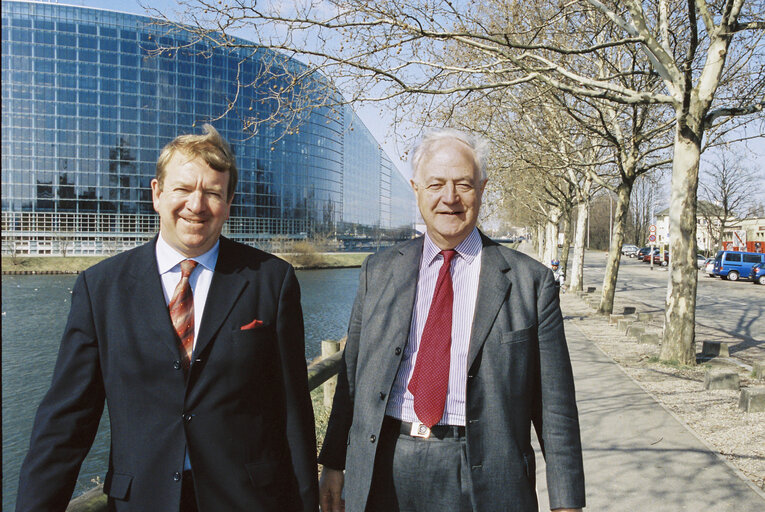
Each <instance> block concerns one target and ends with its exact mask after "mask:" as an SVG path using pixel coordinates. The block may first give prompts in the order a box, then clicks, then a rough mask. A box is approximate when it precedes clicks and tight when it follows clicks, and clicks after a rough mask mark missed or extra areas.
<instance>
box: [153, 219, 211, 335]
mask: <svg viewBox="0 0 765 512" xmlns="http://www.w3.org/2000/svg"><path fill="white" fill-rule="evenodd" d="M219 247H220V241H217V242H215V245H214V246H213V248H212V249H210V250H209V251H207V252H206V253H204V254H202V255H200V256H197V257H195V258H187V257H186V256H184V255H183V254H181V253H179V252H178V251H176V250H175V249H173V248H172V247H171V246H170V244H168V243H167V242H165V240H164V239H163V238H162V233H160V234H159V238H157V247H156V253H157V266H158V267H159V275H160V277H161V278H162V290H163V291H164V292H165V304H170V300H171V299H172V298H173V292H175V287H176V286H178V283H179V282H180V281H181V262H182V261H183V260H186V259H191V260H194V261H196V262H197V263H198V265H197V266H196V267H195V268H194V270H193V271H192V272H191V275H190V276H189V285H191V292H192V293H193V294H194V346H196V344H197V335H198V334H199V326H200V325H201V324H202V313H204V310H205V302H207V292H208V291H210V283H211V282H212V277H213V271H214V270H215V264H216V263H217V261H218V249H219Z"/></svg>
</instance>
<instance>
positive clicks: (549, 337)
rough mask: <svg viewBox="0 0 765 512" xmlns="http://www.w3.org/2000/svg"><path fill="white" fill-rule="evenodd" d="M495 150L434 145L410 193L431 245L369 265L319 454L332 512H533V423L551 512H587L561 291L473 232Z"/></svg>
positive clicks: (416, 166) (539, 268)
mask: <svg viewBox="0 0 765 512" xmlns="http://www.w3.org/2000/svg"><path fill="white" fill-rule="evenodd" d="M484 151H485V145H483V144H482V143H480V142H479V141H478V140H476V139H475V138H474V137H472V136H470V135H469V134H465V133H462V132H458V131H455V130H439V131H434V132H431V133H430V134H428V135H426V137H425V138H424V139H423V141H422V142H421V143H420V145H419V146H418V147H417V148H416V149H415V151H414V153H413V159H412V168H413V179H412V182H411V183H412V187H413V188H414V191H415V193H416V195H417V203H418V206H419V209H420V212H421V213H422V217H423V219H424V221H425V224H426V226H427V233H426V235H425V236H424V237H420V238H417V239H415V240H412V241H410V242H405V243H403V244H400V245H398V246H396V247H393V248H391V249H389V250H386V251H382V252H380V253H378V254H375V255H373V256H370V257H369V258H368V259H367V260H366V261H365V263H364V265H363V267H362V270H361V277H360V281H359V289H358V294H357V296H356V301H355V303H354V306H353V310H352V313H351V320H350V324H349V327H348V341H347V344H346V347H345V353H344V356H343V364H342V366H341V371H340V375H339V380H338V385H337V391H336V393H335V398H334V404H333V407H332V413H331V416H330V420H329V425H328V428H327V434H326V438H325V440H324V445H323V448H322V452H321V454H320V456H319V462H320V463H321V464H323V465H324V469H323V471H322V477H321V480H320V483H319V492H320V502H321V505H322V510H323V511H324V512H329V511H332V512H334V511H337V510H343V506H345V507H347V509H348V510H349V511H352V512H360V511H364V510H367V511H386V512H393V511H417V512H423V511H427V512H436V511H438V512H441V511H476V512H485V511H497V512H531V511H536V510H537V498H536V492H535V462H534V451H533V449H532V447H531V442H530V437H531V434H530V430H531V425H532V424H533V425H534V427H535V429H536V433H537V437H538V438H539V441H540V444H541V446H542V449H543V453H544V455H545V458H546V463H547V487H548V490H549V497H550V505H551V507H552V508H553V509H555V510H578V509H580V508H581V507H583V506H584V473H583V469H582V454H581V444H580V439H579V422H578V416H577V408H576V402H575V397H574V384H573V377H572V372H571V364H570V361H569V355H568V349H567V347H566V340H565V335H564V332H563V318H562V315H561V312H560V307H559V302H558V292H557V288H556V286H555V283H554V281H553V276H552V273H551V272H550V270H549V269H547V268H546V267H544V266H543V265H542V264H540V263H538V262H536V261H534V260H532V259H531V258H529V257H527V256H525V255H523V254H521V253H519V252H516V251H514V250H511V249H507V248H505V247H502V246H499V245H498V244H496V243H493V242H492V241H491V240H489V239H488V238H486V237H484V236H483V234H481V233H480V231H478V230H477V229H476V227H475V226H476V220H477V218H478V211H479V208H480V205H481V195H482V193H483V189H484V186H485V185H486V176H485V170H484V161H485V156H484ZM343 469H345V472H343ZM343 487H344V496H343V495H342V494H341V492H343ZM343 498H344V501H343Z"/></svg>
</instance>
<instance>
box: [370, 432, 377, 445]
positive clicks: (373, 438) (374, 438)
mask: <svg viewBox="0 0 765 512" xmlns="http://www.w3.org/2000/svg"><path fill="white" fill-rule="evenodd" d="M375 441H377V436H375V435H374V434H372V435H371V436H369V442H370V443H374V442H375Z"/></svg>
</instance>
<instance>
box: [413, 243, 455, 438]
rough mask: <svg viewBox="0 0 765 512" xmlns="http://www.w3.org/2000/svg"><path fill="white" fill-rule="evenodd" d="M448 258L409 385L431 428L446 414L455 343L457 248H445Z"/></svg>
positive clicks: (419, 411)
mask: <svg viewBox="0 0 765 512" xmlns="http://www.w3.org/2000/svg"><path fill="white" fill-rule="evenodd" d="M440 254H442V255H443V257H444V262H443V264H442V265H441V269H440V270H439V271H438V280H437V281H436V290H435V291H434V292H433V301H432V302H431V303H430V311H428V318H427V320H426V321H425V328H424V329H423V330H422V338H420V346H419V348H418V349H417V360H416V361H415V363H414V371H413V372H412V378H411V379H410V380H409V386H408V389H409V391H410V392H411V393H412V396H414V412H415V413H416V414H417V418H419V420H420V421H421V422H423V423H424V424H425V425H427V426H428V428H431V427H432V426H433V425H435V424H436V423H438V422H439V421H440V420H441V417H442V416H443V415H444V406H445V405H446V392H447V390H448V388H449V363H450V359H451V357H450V356H451V347H452V304H453V302H454V292H453V290H452V275H451V272H450V269H451V263H452V258H454V256H455V255H456V254H457V251H455V250H453V249H452V250H448V251H441V253H440Z"/></svg>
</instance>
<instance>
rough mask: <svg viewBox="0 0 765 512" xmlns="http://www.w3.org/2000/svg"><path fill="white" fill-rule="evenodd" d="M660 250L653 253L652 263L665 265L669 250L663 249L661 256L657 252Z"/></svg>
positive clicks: (667, 260) (667, 261) (667, 263)
mask: <svg viewBox="0 0 765 512" xmlns="http://www.w3.org/2000/svg"><path fill="white" fill-rule="evenodd" d="M659 252H660V251H658V250H657V251H655V252H654V254H653V264H654V265H661V266H662V267H666V266H667V265H669V251H664V256H663V257H662V255H661V254H659Z"/></svg>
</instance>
